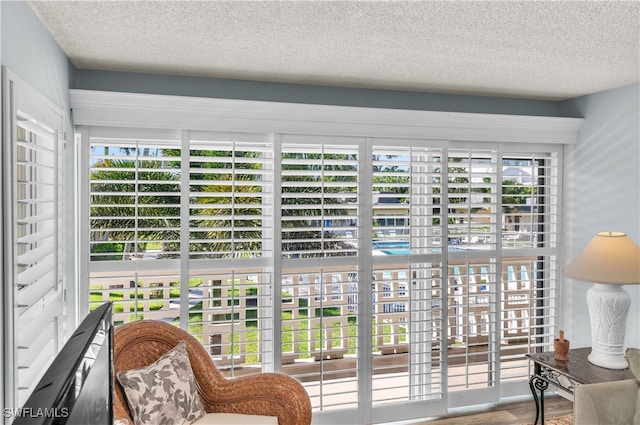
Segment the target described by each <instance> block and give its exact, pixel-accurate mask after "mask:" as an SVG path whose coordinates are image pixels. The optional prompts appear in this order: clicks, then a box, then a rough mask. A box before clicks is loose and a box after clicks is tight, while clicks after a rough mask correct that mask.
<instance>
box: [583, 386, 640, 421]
mask: <svg viewBox="0 0 640 425" xmlns="http://www.w3.org/2000/svg"><path fill="white" fill-rule="evenodd" d="M638 390H640V381H638V380H636V379H626V380H624V381H613V382H602V383H598V384H584V385H578V386H577V387H576V388H575V389H574V392H573V395H574V399H573V413H574V425H596V424H606V425H617V424H631V423H633V415H634V414H635V410H636V398H637V395H638Z"/></svg>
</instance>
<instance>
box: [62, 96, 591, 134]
mask: <svg viewBox="0 0 640 425" xmlns="http://www.w3.org/2000/svg"><path fill="white" fill-rule="evenodd" d="M70 99H71V108H72V110H73V116H74V123H75V124H76V125H92V126H96V125H103V126H119V127H123V126H130V127H146V128H188V129H191V130H205V131H206V130H215V131H242V132H260V133H265V132H266V133H295V134H331V135H344V136H376V137H393V138H420V139H422V138H426V139H445V140H460V141H492V142H521V143H560V144H574V143H575V142H576V140H577V137H578V131H579V130H580V127H581V126H582V123H583V121H584V119H582V118H565V117H539V116H525V115H502V114H479V113H464V112H440V111H416V110H400V109H383V108H363V107H351V106H333V105H311V104H299V103H284V102H264V101H253V100H236V99H217V98H200V97H185V96H168V95H154V94H139V93H122V92H105V91H94V90H76V89H73V90H70Z"/></svg>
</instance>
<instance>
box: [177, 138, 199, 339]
mask: <svg viewBox="0 0 640 425" xmlns="http://www.w3.org/2000/svg"><path fill="white" fill-rule="evenodd" d="M180 136H181V141H180V148H181V152H180V327H181V328H182V329H184V330H187V331H188V330H189V278H190V275H189V270H190V267H189V264H190V255H189V254H190V244H189V235H190V233H191V232H190V229H189V228H190V219H189V217H190V215H191V206H190V202H191V196H190V191H191V185H190V184H189V183H190V180H191V173H190V169H191V150H190V144H191V143H190V141H191V132H190V131H188V130H183V131H182V132H181V135H180ZM204 302H205V301H204V300H203V303H204Z"/></svg>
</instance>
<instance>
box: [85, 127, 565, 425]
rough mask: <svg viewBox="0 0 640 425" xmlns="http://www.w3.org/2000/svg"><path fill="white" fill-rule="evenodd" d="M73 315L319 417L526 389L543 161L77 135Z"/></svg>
mask: <svg viewBox="0 0 640 425" xmlns="http://www.w3.org/2000/svg"><path fill="white" fill-rule="evenodd" d="M78 131H79V133H80V135H81V142H82V143H83V144H86V146H87V147H88V148H87V149H86V159H85V160H86V164H87V167H86V170H87V172H86V174H85V175H84V178H85V179H87V182H88V190H87V193H86V194H85V195H86V198H85V199H87V205H86V209H85V212H84V213H85V214H86V216H87V222H88V223H89V226H88V227H89V228H88V229H87V232H86V235H85V237H86V243H87V250H86V254H87V255H86V258H85V260H86V264H87V273H88V275H89V279H88V282H89V284H88V285H87V288H86V297H87V299H86V302H87V304H88V305H89V306H90V308H94V307H95V306H96V305H98V304H99V303H101V302H104V301H108V300H110V301H113V302H114V303H115V307H114V311H115V315H114V318H115V320H116V321H117V323H125V322H129V321H133V320H138V319H142V318H154V319H159V320H164V321H167V322H171V323H174V324H175V325H176V326H180V327H182V328H184V329H188V330H189V331H190V332H191V333H192V334H193V335H195V336H196V337H197V338H198V339H199V340H200V341H201V342H202V344H203V345H204V346H205V347H206V349H207V350H208V351H209V353H210V354H211V356H212V358H213V359H214V360H215V361H216V364H217V365H218V366H219V367H220V369H221V370H222V371H223V373H224V374H226V375H228V376H230V377H235V376H241V375H244V374H248V373H258V372H261V371H273V370H275V371H281V372H283V373H286V374H289V375H292V376H294V377H296V378H297V379H298V380H300V381H301V382H302V383H303V385H304V386H305V388H306V389H307V391H308V392H309V395H310V397H311V401H312V405H313V409H314V412H315V415H316V420H317V421H318V423H323V422H334V423H336V422H340V421H342V422H344V423H374V422H382V421H389V420H400V419H408V418H412V417H420V416H429V415H436V414H442V413H444V412H446V409H447V408H449V407H453V406H458V405H467V404H472V403H478V402H485V401H497V400H499V398H500V397H501V396H503V395H510V394H511V395H516V394H524V393H525V392H526V391H528V387H527V386H526V379H527V376H528V365H527V362H526V360H525V358H524V354H525V353H527V352H530V351H534V350H535V349H536V348H537V347H543V346H548V344H549V342H550V338H551V337H552V335H553V326H554V324H555V323H554V318H555V316H556V314H557V312H556V295H555V294H556V289H555V282H556V274H557V265H556V255H557V254H556V249H557V246H556V238H557V232H558V215H557V205H558V204H559V197H558V187H559V180H558V175H559V172H558V163H559V158H558V156H559V152H558V150H559V148H558V147H554V146H549V145H539V146H537V145H528V144H518V145H515V144H514V145H511V144H506V143H473V144H469V143H463V142H456V141H448V140H416V139H385V138H376V137H340V136H322V135H309V134H307V135H297V134H266V133H265V134H257V133H252V134H249V133H246V134H243V133H222V132H220V133H215V132H203V131H188V130H180V131H178V130H150V129H130V128H111V127H81V128H79V129H78Z"/></svg>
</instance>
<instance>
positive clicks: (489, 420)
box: [407, 396, 573, 425]
mask: <svg viewBox="0 0 640 425" xmlns="http://www.w3.org/2000/svg"><path fill="white" fill-rule="evenodd" d="M544 412H545V419H550V418H555V417H558V416H564V415H569V414H571V413H573V403H572V402H570V401H568V400H566V399H564V398H562V397H559V396H549V397H545V399H544ZM535 416H536V412H535V404H534V402H533V399H531V400H524V401H518V402H512V403H504V404H499V405H494V406H490V407H487V408H485V409H479V410H478V411H475V412H465V413H464V414H460V415H450V416H447V417H445V418H437V419H433V420H430V421H426V422H425V421H416V422H413V423H411V425H523V424H532V423H533V421H534V420H535ZM407 424H410V423H409V422H407Z"/></svg>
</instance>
